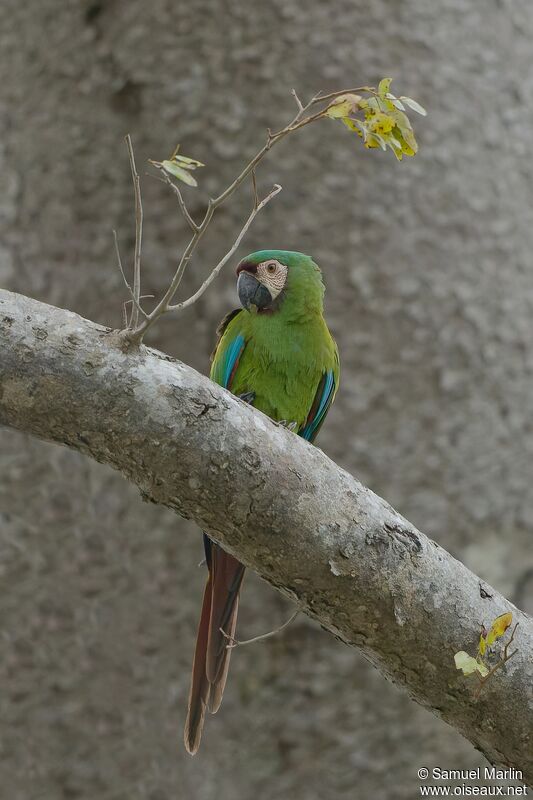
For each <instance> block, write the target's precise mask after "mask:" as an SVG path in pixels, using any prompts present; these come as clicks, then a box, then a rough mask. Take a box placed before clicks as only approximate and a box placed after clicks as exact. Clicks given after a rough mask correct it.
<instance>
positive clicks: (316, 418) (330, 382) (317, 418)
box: [298, 369, 338, 442]
mask: <svg viewBox="0 0 533 800" xmlns="http://www.w3.org/2000/svg"><path fill="white" fill-rule="evenodd" d="M337 385H338V373H336V371H334V370H333V369H328V370H327V371H326V372H324V374H323V375H322V378H321V379H320V383H319V384H318V388H317V390H316V394H315V399H314V400H313V404H312V406H311V410H310V412H309V414H308V416H307V419H306V421H305V423H304V424H303V425H302V427H301V428H300V430H299V431H298V435H299V436H302V437H303V438H304V439H307V441H308V442H312V441H313V440H314V439H315V437H316V436H317V435H318V432H319V430H320V428H321V426H322V423H323V422H324V420H325V419H326V414H327V413H328V411H329V409H330V406H331V404H332V402H333V398H334V397H335V393H336V391H337Z"/></svg>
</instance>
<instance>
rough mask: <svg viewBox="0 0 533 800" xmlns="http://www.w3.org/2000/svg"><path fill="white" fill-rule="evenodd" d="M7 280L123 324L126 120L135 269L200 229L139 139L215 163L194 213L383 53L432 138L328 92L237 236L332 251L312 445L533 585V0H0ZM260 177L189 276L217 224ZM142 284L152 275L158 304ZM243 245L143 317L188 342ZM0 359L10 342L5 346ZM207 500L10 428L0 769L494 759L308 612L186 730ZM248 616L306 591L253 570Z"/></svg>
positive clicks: (335, 766)
mask: <svg viewBox="0 0 533 800" xmlns="http://www.w3.org/2000/svg"><path fill="white" fill-rule="evenodd" d="M0 7H1V11H2V20H3V22H2V30H1V33H0V51H1V53H2V55H1V56H0V70H1V73H0V77H1V80H0V185H1V191H0V220H1V231H0V283H1V285H2V286H3V287H4V288H8V289H12V290H15V291H18V292H22V293H25V294H29V295H31V296H33V297H36V298H39V299H41V300H44V301H47V302H49V303H53V304H56V305H59V306H62V307H65V308H69V309H72V310H74V311H77V312H79V313H80V314H82V315H84V316H86V317H89V318H90V319H93V320H96V321H98V322H100V323H104V324H106V325H110V326H115V327H116V326H119V325H120V323H121V313H122V310H121V309H122V303H123V301H124V299H125V293H124V289H123V285H122V282H121V278H120V275H119V272H118V269H117V266H116V260H115V255H114V251H113V240H112V229H113V228H116V229H117V231H118V234H119V239H120V243H121V248H122V256H123V260H124V262H125V263H127V264H128V265H130V264H131V257H132V251H133V241H134V225H133V196H132V187H131V179H130V174H129V165H128V160H127V153H126V149H125V146H124V143H123V136H124V135H125V134H126V133H128V132H129V133H130V134H131V136H132V138H133V142H134V146H135V152H136V157H137V163H138V166H139V171H140V173H141V175H142V178H143V196H144V207H145V220H146V224H145V241H144V257H143V264H144V273H143V275H144V285H143V291H144V292H145V293H152V294H156V295H159V294H160V293H161V292H162V291H163V289H164V288H165V287H166V286H167V283H168V280H169V277H170V275H171V273H172V272H173V270H174V266H175V264H176V258H177V256H178V254H179V250H180V247H182V246H183V243H184V242H185V237H186V235H187V231H186V229H185V227H184V224H183V222H182V220H181V218H180V215H179V213H178V208H177V205H176V202H175V198H174V197H173V196H172V195H171V193H170V192H169V190H168V187H165V186H163V185H162V184H161V183H159V182H158V181H156V180H154V179H152V178H149V177H145V172H146V171H147V169H146V160H147V159H148V158H155V159H162V158H165V157H168V156H169V154H170V153H171V152H172V150H173V148H174V146H175V144H176V143H177V142H180V143H181V146H182V152H183V153H184V154H186V155H189V156H193V157H195V158H198V159H200V160H201V161H203V162H205V163H206V164H207V167H206V168H205V169H203V170H201V172H199V173H197V175H198V178H199V180H200V188H199V189H198V190H196V191H194V190H187V189H186V190H185V192H186V195H187V200H188V202H189V205H190V209H191V211H192V213H193V214H195V215H196V216H197V217H198V215H199V214H200V213H201V210H202V208H203V206H204V203H205V201H206V198H207V196H208V194H209V193H214V192H216V191H217V190H220V189H221V188H223V187H224V186H225V185H226V184H227V183H228V182H229V180H230V179H232V178H233V177H234V176H235V175H236V174H237V172H239V171H240V170H241V168H242V166H243V164H244V162H245V161H246V160H247V159H249V158H250V157H251V156H252V155H253V153H254V152H255V150H257V148H258V147H259V146H260V145H261V144H262V143H263V141H264V137H265V130H266V127H267V126H270V127H272V128H273V129H277V128H279V127H280V126H282V125H283V124H285V122H286V121H287V120H288V119H289V118H290V117H291V116H292V115H293V113H294V101H293V98H292V97H291V95H290V89H291V88H292V87H295V88H296V89H297V90H298V92H299V94H300V96H301V97H302V98H308V97H309V96H310V95H311V94H314V93H315V92H316V91H318V90H319V89H322V90H324V91H329V90H335V89H341V88H344V87H350V86H353V85H359V84H364V83H370V84H372V83H375V82H376V81H377V80H379V78H381V77H383V76H385V75H391V76H393V77H394V84H393V87H392V88H393V91H396V92H397V93H398V94H408V95H411V96H412V97H415V98H416V99H417V100H419V101H420V102H421V103H422V104H423V105H424V106H426V108H428V110H429V116H428V117H427V118H426V119H422V118H421V117H416V115H414V114H413V115H411V116H412V117H414V120H413V122H414V123H415V124H416V131H417V135H418V139H419V143H420V153H419V155H418V156H417V157H416V158H415V159H405V160H404V162H403V163H401V164H398V163H396V161H395V159H394V158H393V155H392V153H390V152H387V153H381V152H377V151H372V152H367V151H365V150H364V149H363V148H362V147H361V145H360V143H359V141H358V140H356V139H355V137H352V136H350V134H349V133H348V132H347V131H345V130H344V128H343V126H341V125H339V124H335V123H333V122H330V121H324V122H322V123H320V124H318V125H316V126H311V127H309V128H306V129H305V130H304V131H302V132H300V133H299V134H297V135H296V136H295V137H291V138H289V139H288V140H287V141H286V142H284V143H282V144H281V145H280V146H279V148H277V149H276V150H275V151H274V152H273V154H272V156H271V158H269V159H268V160H267V161H266V162H264V164H263V165H262V167H261V168H260V170H259V173H258V179H259V183H260V187H261V189H262V190H263V191H266V190H268V188H270V186H271V185H272V183H273V182H280V183H281V184H283V192H282V193H281V195H279V197H277V198H276V199H275V200H274V201H273V202H272V203H271V204H270V205H269V206H268V208H267V209H266V210H265V211H263V212H262V214H261V215H260V216H259V218H258V219H257V220H256V222H255V224H254V226H253V228H252V230H251V231H250V233H249V234H248V236H247V238H246V241H245V243H244V244H243V246H242V248H241V249H240V251H239V253H238V254H237V256H236V258H235V260H234V263H236V262H237V260H238V258H240V257H242V256H243V255H245V254H246V253H247V252H250V251H252V250H255V249H259V248H263V247H278V248H287V249H298V250H303V251H305V252H306V253H309V254H311V255H312V256H313V257H314V258H315V260H317V261H318V263H319V264H320V265H321V266H322V268H323V271H324V276H325V280H326V284H327V296H326V301H327V302H326V310H327V318H328V321H329V323H330V326H331V328H332V330H333V333H334V335H335V336H336V338H337V340H338V342H339V347H340V353H341V362H342V383H341V389H340V392H339V395H338V400H337V402H336V405H335V407H334V409H333V410H332V412H331V413H330V415H329V418H328V421H327V423H326V425H325V426H324V428H323V431H322V434H321V437H320V440H319V445H320V446H321V447H322V448H323V449H324V450H325V451H326V452H327V453H328V454H329V455H330V456H331V457H332V458H334V459H335V460H336V461H337V462H338V463H339V464H341V465H342V466H343V467H346V468H347V469H348V470H350V471H351V472H352V473H353V474H355V475H356V476H357V477H358V478H360V479H361V480H362V481H363V482H364V483H366V484H367V485H369V486H370V487H371V488H372V489H373V490H374V491H376V492H378V493H379V494H380V495H382V496H383V497H385V498H386V499H387V500H388V501H389V502H391V503H392V504H393V505H394V506H395V507H396V508H397V509H398V510H399V511H400V512H401V513H402V514H404V515H405V516H407V517H408V518H409V519H410V520H411V521H412V522H413V523H414V524H416V525H417V526H418V527H420V528H421V529H422V530H423V531H425V532H426V533H427V534H429V535H430V536H431V537H433V538H434V539H436V540H437V541H438V542H439V543H440V544H441V545H442V546H443V547H445V548H447V549H448V550H450V551H451V552H452V553H453V554H454V555H455V556H457V557H458V558H460V559H461V560H463V561H464V562H465V563H466V564H467V565H468V566H469V567H471V568H472V569H473V570H475V571H476V572H477V573H478V574H479V575H480V576H482V577H483V579H484V580H487V581H488V582H490V583H492V584H493V585H495V586H496V587H497V588H498V589H499V590H500V591H502V592H504V593H506V594H507V595H508V596H509V597H510V599H511V600H513V601H514V602H515V603H517V604H518V605H520V606H521V607H522V608H523V609H524V610H526V611H529V612H533V548H532V546H531V541H532V528H533V493H532V492H531V483H532V477H533V470H532V457H533V422H532V417H531V398H532V390H533V343H532V319H533V274H532V256H531V253H532V250H533V210H532V208H533V203H532V200H533V159H532V158H531V141H532V138H533V110H532V106H531V97H532V96H533V59H532V58H531V39H532V37H533V6H532V5H531V2H529V0H512V1H511V0H486V2H485V3H482V4H480V3H476V2H474V0H441V2H440V3H428V2H427V0H401V2H392V0H388V1H387V0H374V2H372V3H368V2H361V1H360V0H335V2H330V3H324V2H319V0H310V2H307V3H305V4H304V3H298V2H297V0H271V2H269V3H259V2H255V1H254V2H243V0H237V2H230V0H220V1H219V2H214V0H212V1H211V2H208V1H207V0H195V2H194V3H192V2H191V3H185V2H180V3H173V2H171V0H152V2H151V3H149V4H146V3H143V2H142V1H141V0H129V1H128V2H126V0H110V2H104V1H103V0H88V1H87V2H81V1H80V0H77V1H76V0H70V2H65V0H40V2H39V3H29V4H24V3H20V2H16V1H15V0H1V2H0ZM250 202H251V195H250V189H249V187H248V186H245V187H243V189H242V190H241V191H240V193H239V195H238V196H237V197H236V198H235V199H234V201H232V202H231V204H229V205H228V206H226V207H224V208H223V209H222V210H221V211H220V212H219V213H218V214H217V216H216V219H215V222H214V224H213V225H212V228H211V229H210V231H209V234H208V236H207V238H206V240H205V242H204V245H203V247H202V248H201V252H200V254H199V257H198V258H196V260H195V261H194V263H193V264H192V265H191V268H190V269H189V272H188V273H187V276H186V279H185V281H184V283H183V284H182V292H181V296H183V297H184V296H186V295H188V294H190V293H191V292H192V291H193V290H194V289H195V288H196V287H197V286H198V285H199V284H200V282H201V280H202V279H203V278H204V277H205V276H206V275H207V273H208V271H209V270H210V269H211V268H212V266H213V265H214V263H216V261H217V260H218V259H219V257H220V256H221V254H222V253H223V252H225V250H226V249H227V248H228V247H229V246H230V244H231V243H232V241H233V237H234V236H235V234H236V233H237V231H238V229H239V227H240V225H241V223H242V221H243V219H244V216H245V214H247V213H248V210H249V208H250ZM148 302H150V301H148ZM235 305H236V293H235V280H234V273H233V270H232V268H230V267H228V268H227V270H226V271H225V273H223V274H222V276H221V277H220V278H219V279H218V281H217V283H216V284H214V285H213V287H212V288H211V290H210V291H209V292H208V293H207V294H206V295H205V296H204V297H203V298H202V300H201V301H200V302H199V303H197V304H196V305H195V306H194V307H192V308H190V309H188V310H187V311H186V312H184V313H183V314H182V315H181V316H179V317H172V318H171V317H168V318H167V319H165V320H164V321H163V322H162V323H160V324H159V325H158V326H157V329H156V330H155V331H154V332H153V334H152V336H151V338H150V339H149V343H151V344H153V345H154V346H156V347H158V348H161V349H163V350H165V351H167V352H169V353H171V354H172V355H174V356H176V357H178V358H182V359H183V360H185V361H187V363H189V364H191V365H192V366H194V367H195V368H197V369H198V370H200V371H203V372H205V371H206V370H207V369H208V356H209V353H210V351H211V348H212V345H213V341H214V331H215V327H216V325H217V323H218V321H219V320H220V318H221V317H222V316H223V315H224V314H225V313H226V312H227V311H228V310H229V309H231V308H233V307H234V306H235ZM0 358H1V354H0ZM201 558H202V543H201V536H200V533H199V531H198V529H197V528H196V527H195V526H194V525H193V524H190V523H185V522H183V521H182V520H180V519H178V518H177V517H175V516H173V515H172V514H171V513H170V512H169V511H168V510H165V509H163V508H156V507H154V506H148V505H145V504H143V503H142V502H141V499H140V497H139V495H138V493H137V491H136V490H135V489H134V488H133V487H132V486H130V485H129V484H128V483H127V482H126V481H125V480H124V479H123V478H122V477H121V476H120V475H119V474H116V473H113V472H112V471H111V470H110V469H108V468H106V467H103V466H101V465H99V464H96V463H92V462H91V461H89V460H87V459H85V458H83V457H82V456H80V455H78V454H77V453H74V452H69V451H67V450H66V449H60V448H59V447H56V446H52V445H48V444H45V443H42V442H38V441H35V440H33V439H31V438H28V437H26V436H24V435H21V434H19V433H16V432H13V431H9V430H2V431H1V432H0V579H1V587H2V597H1V605H0V686H1V692H0V786H1V787H3V788H1V789H0V795H1V797H2V798H6V800H7V799H9V800H77V799H78V798H79V800H96V799H98V800H126V799H127V800H167V798H191V797H194V798H198V800H211V798H221V797H224V798H225V797H232V798H235V800H241V799H243V800H244V798H250V797H254V798H255V800H277V798H287V797H290V798H291V799H292V800H315V799H316V800H318V798H328V800H341V799H342V800H344V799H345V798H354V797H357V798H358V797H373V798H377V799H379V798H383V799H384V800H385V799H388V798H400V799H401V798H411V797H414V796H416V791H417V786H418V783H419V781H418V779H417V777H416V770H417V769H418V767H420V766H426V767H429V768H431V767H432V766H440V767H441V768H447V769H461V768H465V769H466V768H474V767H475V766H477V765H478V764H483V763H484V762H483V759H482V757H481V756H480V755H479V754H478V753H476V752H475V751H474V749H473V747H472V746H471V745H470V744H469V743H467V742H466V741H465V740H463V739H462V738H461V737H460V736H459V734H457V733H456V732H455V731H453V730H452V729H450V728H448V727H447V726H446V725H444V723H442V722H440V721H439V720H437V719H436V718H434V717H433V716H431V715H430V714H429V713H427V712H426V711H424V710H422V709H421V708H419V707H418V706H416V705H415V704H413V703H412V702H411V701H410V700H409V699H408V698H407V696H406V695H405V694H402V693H400V692H399V691H398V690H397V689H396V688H395V687H394V686H391V685H390V684H388V683H386V682H385V680H384V679H383V678H382V677H381V676H380V675H379V674H378V673H377V672H375V671H374V670H373V668H372V667H370V666H369V665H368V664H367V663H366V662H365V661H364V659H363V658H362V657H361V656H360V654H359V653H358V652H357V651H355V650H352V649H349V648H347V647H346V646H344V645H342V644H341V643H339V642H337V641H336V640H335V639H334V638H333V637H331V636H329V635H328V634H327V633H325V632H323V631H322V630H321V629H320V628H319V627H318V626H317V625H316V624H314V623H312V622H311V621H310V620H308V619H306V618H304V617H302V616H300V617H298V619H297V620H296V622H295V623H294V624H293V625H292V626H291V627H290V628H289V629H287V630H286V631H284V632H283V633H282V634H280V635H279V636H277V637H274V638H272V639H269V640H268V641H265V642H261V643H259V644H256V645H251V646H249V647H243V648H241V649H239V650H237V651H236V652H235V653H234V656H233V662H232V674H231V675H230V680H229V682H228V687H227V691H226V695H225V699H224V703H223V706H222V709H221V711H220V712H219V714H218V715H217V716H216V717H212V718H210V719H209V720H208V725H207V727H206V733H205V737H204V741H203V743H202V748H201V750H200V753H199V755H198V756H197V757H196V758H195V759H191V758H190V757H189V756H187V755H186V754H185V752H184V750H183V747H182V740H181V737H182V728H183V723H184V718H185V711H186V702H187V693H188V682H189V669H190V664H191V659H192V653H193V647H194V636H195V627H196V623H197V618H198V614H199V608H200V601H201V592H202V586H203V580H204V570H203V569H202V568H198V563H199V562H200V560H201ZM241 609H242V611H241V616H240V627H239V634H240V636H241V638H243V637H250V636H254V635H256V634H259V633H262V632H265V631H267V630H269V629H271V628H272V627H275V626H277V625H278V624H280V623H281V622H283V621H284V620H285V619H286V618H287V617H288V616H289V615H290V613H291V610H292V609H291V606H290V604H289V603H288V602H287V601H286V600H285V599H283V598H282V597H281V596H279V595H278V594H277V593H276V592H275V591H274V590H273V589H271V588H270V587H269V586H267V585H265V584H263V583H262V582H261V581H259V580H258V579H257V578H256V577H255V576H253V575H249V576H248V578H247V580H246V582H245V587H244V591H243V597H242V603H241Z"/></svg>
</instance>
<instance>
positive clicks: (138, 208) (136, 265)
mask: <svg viewBox="0 0 533 800" xmlns="http://www.w3.org/2000/svg"><path fill="white" fill-rule="evenodd" d="M125 142H126V147H127V148H128V155H129V159H130V168H131V178H132V181H133V190H134V193H135V254H134V257H133V294H132V296H133V300H134V302H133V306H132V309H131V317H130V325H129V327H130V328H131V329H132V330H135V329H136V328H137V326H138V324H139V309H140V304H139V299H140V296H141V246H142V231H143V207H142V200H141V182H140V180H139V175H138V173H137V167H136V166H135V156H134V154H133V145H132V143H131V136H130V135H129V133H128V134H127V136H126V137H125ZM145 316H146V315H145Z"/></svg>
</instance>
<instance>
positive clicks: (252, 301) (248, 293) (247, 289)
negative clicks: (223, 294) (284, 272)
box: [237, 269, 272, 311]
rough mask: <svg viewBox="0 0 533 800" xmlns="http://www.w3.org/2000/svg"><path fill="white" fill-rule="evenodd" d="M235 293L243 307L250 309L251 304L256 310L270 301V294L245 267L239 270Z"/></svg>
mask: <svg viewBox="0 0 533 800" xmlns="http://www.w3.org/2000/svg"><path fill="white" fill-rule="evenodd" d="M237 293H238V295H239V300H240V301H241V305H242V307H243V308H246V309H247V310H248V311H250V308H251V306H255V307H256V308H257V310H258V311H262V310H263V309H265V308H268V306H269V305H270V304H271V303H272V295H271V294H270V292H269V291H268V289H267V288H266V286H263V284H262V283H259V281H258V280H257V278H256V277H255V275H252V273H251V272H248V271H247V270H246V269H242V270H239V278H238V280H237Z"/></svg>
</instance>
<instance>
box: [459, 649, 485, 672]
mask: <svg viewBox="0 0 533 800" xmlns="http://www.w3.org/2000/svg"><path fill="white" fill-rule="evenodd" d="M454 660H455V666H456V667H457V669H460V670H462V671H463V675H473V674H474V672H479V674H480V675H481V676H483V677H485V676H486V675H488V674H489V670H488V669H487V667H486V666H485V664H483V663H482V662H480V661H478V660H477V659H476V658H472V656H469V655H468V653H465V651H464V650H460V651H459V652H458V653H456V654H455V656H454Z"/></svg>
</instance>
